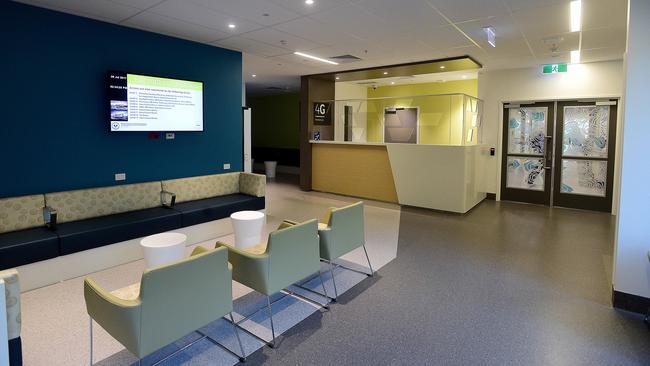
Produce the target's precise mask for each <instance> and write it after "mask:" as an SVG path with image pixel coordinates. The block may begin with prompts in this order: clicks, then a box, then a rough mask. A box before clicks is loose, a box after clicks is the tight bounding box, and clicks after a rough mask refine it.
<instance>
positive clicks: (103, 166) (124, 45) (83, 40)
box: [0, 1, 243, 197]
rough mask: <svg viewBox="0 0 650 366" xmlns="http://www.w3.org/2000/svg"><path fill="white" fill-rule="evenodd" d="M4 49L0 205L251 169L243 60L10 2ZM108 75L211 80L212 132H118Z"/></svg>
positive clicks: (208, 109) (2, 25)
mask: <svg viewBox="0 0 650 366" xmlns="http://www.w3.org/2000/svg"><path fill="white" fill-rule="evenodd" d="M0 44H2V52H3V53H2V57H0V70H2V72H3V77H2V81H3V82H2V86H1V88H0V100H1V101H2V105H3V107H2V114H1V116H2V122H1V126H2V129H1V131H2V142H1V143H0V162H1V166H2V175H1V177H2V178H1V179H0V197H7V196H16V195H24V194H33V193H44V192H53V191H62V190H70V189H78V188H86V187H98V186H108V185H114V184H118V183H119V184H123V183H136V182H146V181H154V180H161V179H168V178H178V177H186V176H194V175H204V174H214V173H222V172H224V170H223V164H224V163H230V164H231V167H232V169H230V170H229V171H240V170H242V136H243V135H242V133H243V132H242V123H241V119H242V112H241V95H242V94H241V90H242V89H241V87H242V78H241V75H242V68H241V53H239V52H235V51H230V50H225V49H221V48H217V47H213V46H208V45H204V44H199V43H195V42H190V41H185V40H181V39H177V38H172V37H167V36H163V35H159V34H155V33H150V32H145V31H141V30H136V29H132V28H127V27H122V26H118V25H114V24H109V23H104V22H100V21H95V20H91V19H87V18H82V17H77V16H74V15H68V14H64V13H59V12H55V11H51V10H46V9H42V8H37V7H32V6H29V5H23V4H19V3H15V2H10V1H0ZM109 70H119V71H126V72H132V73H136V74H145V75H155V76H162V77H169V78H177V79H187V80H197V81H202V82H203V85H204V100H203V102H204V132H176V138H175V139H174V140H165V139H164V133H161V134H160V135H161V137H160V139H158V140H151V139H149V134H148V133H146V132H110V131H109V129H110V126H109V116H108V100H107V90H106V81H105V78H106V73H107V72H108V71H109ZM115 173H126V177H127V180H126V181H125V182H115V180H114V174H115Z"/></svg>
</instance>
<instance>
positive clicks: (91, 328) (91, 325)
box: [88, 316, 93, 366]
mask: <svg viewBox="0 0 650 366" xmlns="http://www.w3.org/2000/svg"><path fill="white" fill-rule="evenodd" d="M88 320H90V323H89V324H90V366H93V318H91V317H90V316H89V317H88Z"/></svg>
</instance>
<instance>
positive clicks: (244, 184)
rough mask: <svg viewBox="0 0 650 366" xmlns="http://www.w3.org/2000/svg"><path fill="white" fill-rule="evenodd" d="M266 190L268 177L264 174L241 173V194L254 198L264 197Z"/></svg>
mask: <svg viewBox="0 0 650 366" xmlns="http://www.w3.org/2000/svg"><path fill="white" fill-rule="evenodd" d="M265 190H266V176H265V175H262V174H253V173H240V175H239V193H244V194H248V195H250V196H254V197H264V194H265V193H266V192H265Z"/></svg>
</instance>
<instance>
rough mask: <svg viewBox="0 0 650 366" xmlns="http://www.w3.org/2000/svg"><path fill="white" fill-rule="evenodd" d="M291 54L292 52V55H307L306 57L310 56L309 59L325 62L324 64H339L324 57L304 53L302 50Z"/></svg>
mask: <svg viewBox="0 0 650 366" xmlns="http://www.w3.org/2000/svg"><path fill="white" fill-rule="evenodd" d="M293 54H294V55H298V56H302V57H307V58H310V59H312V60H316V61H320V62H325V63H326V64H330V65H338V64H339V63H338V62H334V61H330V60H326V59H324V58H320V57H316V56H312V55H308V54H306V53H302V52H294V53H293Z"/></svg>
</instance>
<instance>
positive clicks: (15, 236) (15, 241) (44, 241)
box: [0, 227, 59, 270]
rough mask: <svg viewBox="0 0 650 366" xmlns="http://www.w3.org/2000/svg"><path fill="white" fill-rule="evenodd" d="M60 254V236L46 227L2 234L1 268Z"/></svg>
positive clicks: (0, 235) (0, 243)
mask: <svg viewBox="0 0 650 366" xmlns="http://www.w3.org/2000/svg"><path fill="white" fill-rule="evenodd" d="M57 256H59V238H58V237H57V235H56V233H54V232H52V231H50V230H48V229H47V228H45V227H37V228H33V229H26V230H20V231H13V232H10V233H3V234H0V270H2V269H6V268H13V267H17V266H22V265H24V264H29V263H34V262H38V261H42V260H46V259H51V258H55V257H57Z"/></svg>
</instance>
